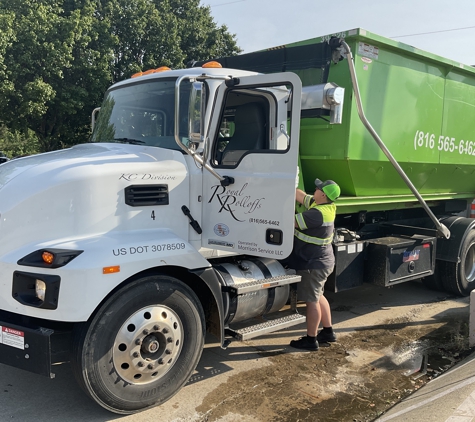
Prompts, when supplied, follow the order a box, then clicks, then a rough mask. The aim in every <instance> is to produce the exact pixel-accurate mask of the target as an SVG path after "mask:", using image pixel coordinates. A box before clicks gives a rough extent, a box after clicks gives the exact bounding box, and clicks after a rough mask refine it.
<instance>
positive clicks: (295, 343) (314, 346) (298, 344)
mask: <svg viewBox="0 0 475 422" xmlns="http://www.w3.org/2000/svg"><path fill="white" fill-rule="evenodd" d="M290 346H291V347H295V348H296V349H304V350H318V341H310V340H309V339H308V337H307V336H305V337H300V338H299V339H298V340H292V341H291V342H290Z"/></svg>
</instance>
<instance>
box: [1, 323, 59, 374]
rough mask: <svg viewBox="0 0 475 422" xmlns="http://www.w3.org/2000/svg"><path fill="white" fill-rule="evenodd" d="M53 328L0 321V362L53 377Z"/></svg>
mask: <svg viewBox="0 0 475 422" xmlns="http://www.w3.org/2000/svg"><path fill="white" fill-rule="evenodd" d="M53 333H54V331H53V330H50V329H47V328H42V327H38V328H35V329H32V328H26V327H21V326H18V325H14V324H10V323H4V322H2V321H0V363H3V364H5V365H9V366H13V367H15V368H19V369H24V370H25V371H29V372H33V373H35V374H39V375H45V376H47V377H49V378H54V374H53V373H52V372H51V339H50V337H51V335H52V334H53Z"/></svg>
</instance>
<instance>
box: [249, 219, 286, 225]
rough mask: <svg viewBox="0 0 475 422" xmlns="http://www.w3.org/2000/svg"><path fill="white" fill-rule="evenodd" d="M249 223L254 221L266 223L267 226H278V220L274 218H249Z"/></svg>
mask: <svg viewBox="0 0 475 422" xmlns="http://www.w3.org/2000/svg"><path fill="white" fill-rule="evenodd" d="M249 223H254V224H267V225H269V226H278V225H279V224H280V221H276V220H264V219H262V218H250V219H249Z"/></svg>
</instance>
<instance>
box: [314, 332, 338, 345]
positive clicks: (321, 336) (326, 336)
mask: <svg viewBox="0 0 475 422" xmlns="http://www.w3.org/2000/svg"><path fill="white" fill-rule="evenodd" d="M317 341H319V342H320V343H334V342H335V341H336V334H335V333H334V332H333V331H331V332H328V331H324V330H320V332H319V333H318V334H317Z"/></svg>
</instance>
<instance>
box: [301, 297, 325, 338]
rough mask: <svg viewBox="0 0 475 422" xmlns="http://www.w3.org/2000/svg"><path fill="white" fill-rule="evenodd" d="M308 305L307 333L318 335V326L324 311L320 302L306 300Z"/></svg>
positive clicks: (313, 335) (312, 335)
mask: <svg viewBox="0 0 475 422" xmlns="http://www.w3.org/2000/svg"><path fill="white" fill-rule="evenodd" d="M305 303H306V305H307V335H308V336H310V337H316V336H317V331H318V326H319V325H320V320H321V318H322V311H321V308H320V305H319V303H318V302H305Z"/></svg>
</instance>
